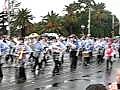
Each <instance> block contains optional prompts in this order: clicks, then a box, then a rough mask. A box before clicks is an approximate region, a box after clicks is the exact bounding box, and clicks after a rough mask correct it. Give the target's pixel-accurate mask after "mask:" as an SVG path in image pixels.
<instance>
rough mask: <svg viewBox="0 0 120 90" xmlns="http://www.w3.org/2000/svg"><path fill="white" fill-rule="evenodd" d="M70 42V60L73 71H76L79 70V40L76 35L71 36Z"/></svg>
mask: <svg viewBox="0 0 120 90" xmlns="http://www.w3.org/2000/svg"><path fill="white" fill-rule="evenodd" d="M69 39H70V41H69V45H68V46H70V59H71V65H70V67H71V70H74V69H76V68H77V61H78V54H77V52H79V50H78V49H79V48H78V42H77V38H76V36H75V35H71V36H70V37H69Z"/></svg>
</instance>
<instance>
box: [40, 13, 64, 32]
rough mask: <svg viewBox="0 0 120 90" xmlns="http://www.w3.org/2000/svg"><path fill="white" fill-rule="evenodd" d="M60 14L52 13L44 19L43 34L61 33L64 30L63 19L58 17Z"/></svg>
mask: <svg viewBox="0 0 120 90" xmlns="http://www.w3.org/2000/svg"><path fill="white" fill-rule="evenodd" d="M58 15H59V14H56V13H54V12H53V11H51V12H50V13H49V12H48V14H47V15H46V16H44V17H43V19H42V23H43V25H44V30H43V32H56V33H59V32H60V30H61V29H62V27H63V26H62V23H61V17H60V16H58Z"/></svg>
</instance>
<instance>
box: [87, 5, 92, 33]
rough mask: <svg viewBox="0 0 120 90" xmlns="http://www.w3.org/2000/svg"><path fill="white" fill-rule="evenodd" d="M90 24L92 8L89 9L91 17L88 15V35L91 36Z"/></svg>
mask: <svg viewBox="0 0 120 90" xmlns="http://www.w3.org/2000/svg"><path fill="white" fill-rule="evenodd" d="M90 22H91V8H90V7H89V15H88V34H90Z"/></svg>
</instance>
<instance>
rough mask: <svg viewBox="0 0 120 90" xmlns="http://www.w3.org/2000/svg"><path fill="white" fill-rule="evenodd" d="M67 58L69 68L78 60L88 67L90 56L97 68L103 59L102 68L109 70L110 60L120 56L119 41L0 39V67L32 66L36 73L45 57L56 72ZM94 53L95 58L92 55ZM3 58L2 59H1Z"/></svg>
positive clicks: (36, 38)
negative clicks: (10, 65) (68, 55)
mask: <svg viewBox="0 0 120 90" xmlns="http://www.w3.org/2000/svg"><path fill="white" fill-rule="evenodd" d="M66 52H67V53H69V54H70V61H71V66H70V67H71V68H73V69H75V68H76V67H77V62H78V60H79V61H81V62H83V65H85V66H87V65H89V64H90V61H91V59H92V58H93V56H95V55H96V61H97V63H98V64H100V63H102V62H104V59H106V67H107V69H108V68H109V67H112V60H111V58H112V57H116V54H117V53H119V56H120V40H119V39H112V38H93V37H90V36H86V37H85V36H83V37H81V38H78V37H77V36H76V35H74V34H72V35H70V36H68V37H63V36H60V37H59V38H55V37H54V38H48V37H39V38H38V37H35V38H30V39H29V38H8V37H7V36H1V37H0V57H1V59H0V63H1V64H8V63H11V64H16V65H24V64H26V63H27V62H31V63H32V62H34V65H33V70H35V68H36V66H37V65H38V66H39V69H40V68H41V66H42V63H43V62H45V64H47V60H48V58H49V56H52V58H53V61H54V63H55V67H56V68H57V69H58V67H59V66H62V64H63V63H64V54H65V53H66ZM95 53H96V54H95ZM3 58H4V59H3ZM109 64H110V65H111V66H110V65H109Z"/></svg>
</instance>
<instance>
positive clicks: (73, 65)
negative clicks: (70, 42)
mask: <svg viewBox="0 0 120 90" xmlns="http://www.w3.org/2000/svg"><path fill="white" fill-rule="evenodd" d="M77 61H78V58H77V56H74V57H71V68H73V69H76V67H77Z"/></svg>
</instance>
